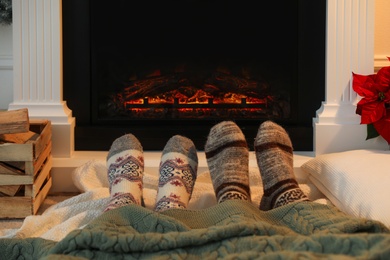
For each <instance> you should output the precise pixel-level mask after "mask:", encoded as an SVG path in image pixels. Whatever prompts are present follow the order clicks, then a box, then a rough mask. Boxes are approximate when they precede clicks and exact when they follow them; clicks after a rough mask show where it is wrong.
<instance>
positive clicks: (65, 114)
mask: <svg viewBox="0 0 390 260" xmlns="http://www.w3.org/2000/svg"><path fill="white" fill-rule="evenodd" d="M12 9H13V58H14V60H13V65H14V67H13V73H14V78H13V79H14V81H13V84H14V101H13V102H12V103H11V104H10V105H9V110H14V109H20V108H28V110H29V116H30V118H32V119H38V118H39V119H48V120H51V122H52V132H53V149H52V154H53V156H56V157H70V156H71V154H72V153H73V151H74V127H75V118H74V117H72V111H71V110H70V109H69V108H68V107H67V105H66V102H65V101H63V97H62V87H63V86H62V84H63V77H62V1H61V0H28V1H25V0H13V1H12Z"/></svg>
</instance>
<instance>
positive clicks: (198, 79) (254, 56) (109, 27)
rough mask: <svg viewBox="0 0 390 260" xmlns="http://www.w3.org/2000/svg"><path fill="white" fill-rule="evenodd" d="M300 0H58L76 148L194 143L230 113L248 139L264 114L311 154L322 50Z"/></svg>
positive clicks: (317, 20) (316, 7) (320, 4)
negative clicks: (176, 140) (174, 139)
mask: <svg viewBox="0 0 390 260" xmlns="http://www.w3.org/2000/svg"><path fill="white" fill-rule="evenodd" d="M312 2H313V1H309V0H296V1H291V0H283V1H282V0H279V1H266V2H261V7H259V2H258V1H251V0H243V1H237V0H235V1H233V0H225V1H222V0H211V1H201V0H188V1H175V0H167V1H126V0H113V1H110V3H109V4H107V1H102V0H93V1H87V0H81V1H76V0H68V1H64V2H63V11H64V83H65V84H64V85H65V89H64V96H65V98H66V100H67V101H68V105H69V107H70V108H71V109H72V111H73V112H74V114H75V116H76V118H77V125H76V150H91V149H93V150H107V149H108V147H109V145H110V143H111V142H112V140H113V139H114V138H116V137H118V135H121V134H123V133H124V132H132V133H135V134H136V135H137V136H138V137H139V138H140V139H144V141H143V143H144V144H145V143H146V144H145V147H144V148H146V149H152V150H155V149H157V150H159V149H161V148H162V146H163V144H165V141H166V140H167V138H169V137H170V136H172V135H173V134H183V135H186V136H188V137H190V138H191V139H193V140H194V141H195V143H197V144H199V146H200V149H202V146H203V143H204V141H205V138H206V136H207V133H208V130H209V128H210V127H211V126H212V125H214V124H215V123H217V122H218V121H221V120H234V121H236V122H237V123H238V124H239V126H240V127H242V129H243V131H244V133H245V134H246V135H248V136H247V137H248V141H251V140H253V137H254V135H255V133H256V130H257V127H258V125H259V124H260V123H261V122H262V121H265V120H268V119H270V120H274V121H276V122H278V123H280V124H282V125H283V126H285V127H286V128H288V130H289V132H290V134H291V137H292V139H297V141H298V144H297V145H296V146H295V147H298V149H300V150H302V149H303V150H311V149H312V122H311V120H312V117H313V116H314V113H315V110H316V109H317V108H318V106H319V104H320V103H321V101H322V100H323V96H324V95H323V92H324V50H325V47H324V43H325V41H324V35H325V1H314V2H315V3H312ZM319 14H320V15H319ZM75 46H77V47H75ZM67 54H68V55H67ZM76 79H77V80H76ZM66 83H67V84H66ZM313 86H315V88H313ZM80 99H82V100H85V102H82V103H83V104H82V106H83V107H80V102H78V100H80ZM156 129H158V136H157V137H156V136H155V133H156ZM100 135H104V138H102V137H101V136H100ZM93 138H95V139H93ZM89 139H91V140H89ZM96 139H99V141H98V142H96ZM293 141H294V140H293ZM250 145H251V144H250Z"/></svg>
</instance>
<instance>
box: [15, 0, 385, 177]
mask: <svg viewBox="0 0 390 260" xmlns="http://www.w3.org/2000/svg"><path fill="white" fill-rule="evenodd" d="M69 1H73V2H77V1H75V0H67V1H66V2H69ZM62 2H63V1H61V0H51V1H38V0H29V1H24V0H13V25H12V28H13V74H14V78H13V92H14V100H13V102H12V103H11V104H10V105H9V109H19V108H26V107H27V108H28V109H29V116H30V118H33V119H42V118H44V119H49V120H51V121H52V132H53V137H52V139H53V149H52V154H53V157H54V158H55V159H56V158H58V162H59V163H60V162H62V160H61V158H69V160H70V161H76V162H77V158H78V156H79V155H80V154H81V155H84V154H90V155H91V156H92V157H94V156H95V153H93V152H92V153H88V152H86V153H83V152H82V151H80V152H75V151H74V132H75V125H77V128H78V129H77V132H78V134H77V135H79V134H80V132H83V131H84V130H83V128H84V129H86V128H88V127H91V126H90V123H91V122H90V121H91V119H90V117H89V113H90V111H91V109H90V106H91V100H90V98H85V95H84V94H85V93H89V92H90V79H89V78H88V77H89V76H86V75H90V74H88V73H89V72H90V57H89V55H88V53H89V48H87V45H88V41H87V42H84V41H78V40H77V38H73V39H68V40H70V41H73V43H74V44H75V45H77V48H78V49H79V50H80V51H79V52H78V53H69V52H68V51H65V50H64V51H63V41H62V39H63V30H62V26H63V24H64V22H63V18H64V17H63V16H62V11H63V9H64V8H66V6H62ZM64 2H65V1H64ZM312 2H315V1H312ZM83 3H84V1H80V5H82V4H83ZM374 6H375V4H374V1H372V0H356V1H355V0H354V1H350V0H327V1H326V46H325V49H326V52H325V55H326V60H325V98H324V100H322V101H321V102H320V103H318V104H315V105H313V107H316V108H318V110H317V111H316V112H315V116H314V117H313V118H312V121H311V124H310V126H309V128H310V129H311V130H312V133H310V135H313V146H314V148H313V152H314V154H315V155H320V154H324V153H331V152H339V151H346V150H352V149H388V145H387V143H386V142H385V141H384V140H383V139H380V138H373V139H369V140H365V137H366V126H365V125H360V116H358V115H356V113H355V109H356V102H357V101H358V100H359V98H358V97H357V96H356V94H355V93H354V92H353V90H352V88H351V71H355V72H357V73H361V74H371V73H373V72H374V60H373V57H374V18H375V14H374ZM74 11H75V12H84V11H86V12H87V13H84V15H85V14H88V9H85V8H83V6H78V8H76V9H75V10H74ZM80 19H81V20H80ZM80 19H79V20H74V23H75V24H74V26H73V28H74V30H75V31H77V33H78V35H79V36H80V35H81V36H82V35H83V33H84V32H86V31H85V29H86V28H85V27H88V23H89V18H88V19H87V18H85V19H84V20H83V19H82V18H80ZM68 22H69V21H68ZM306 24H307V23H306ZM64 33H66V32H64ZM314 35H315V34H314ZM309 37H311V35H309ZM64 40H65V41H66V39H65V38H64ZM307 47H308V48H307V49H308V50H311V49H310V47H312V46H307ZM283 51H284V50H283ZM86 54H87V55H86ZM72 55H76V56H77V55H79V59H78V63H75V64H73V67H71V68H69V67H67V68H66V71H64V74H67V75H69V73H72V75H74V76H75V77H74V78H70V77H68V76H66V79H64V77H63V67H64V66H65V65H66V64H65V63H66V62H67V61H69V59H75V57H72ZM64 56H66V61H65V60H64ZM311 58H312V60H316V59H317V57H316V56H315V55H314V53H313V55H312V56H311ZM304 64H309V65H310V64H311V62H310V61H309V62H306V63H304ZM309 65H307V66H309ZM309 69H310V66H309ZM76 72H78V73H76ZM83 72H88V73H87V74H84V73H83ZM321 74H322V75H323V74H324V72H323V71H322V72H321ZM302 80H307V81H308V82H310V79H309V78H306V77H305V78H303V79H302ZM309 85H310V84H309ZM68 88H78V91H79V92H78V93H79V95H80V99H79V100H78V101H77V102H75V101H71V102H69V101H68V100H67V96H68V94H66V93H63V92H66V91H64V90H66V89H68ZM312 88H318V85H315V84H312V85H311V88H310V89H312ZM310 89H308V91H310ZM84 98H85V99H84ZM78 103H86V104H87V107H86V108H85V109H84V110H78V111H77V113H74V114H75V115H76V114H77V118H76V117H73V114H72V113H73V111H72V110H70V109H69V108H68V105H69V107H72V109H74V108H76V107H77V105H78ZM306 107H307V106H300V108H301V110H306ZM307 110H309V109H307ZM304 112H305V111H304ZM306 112H307V113H309V114H310V115H311V114H312V113H313V112H312V111H306ZM76 121H77V122H76ZM80 128H81V129H80ZM106 128H109V127H106ZM113 128H115V129H117V127H116V126H114V127H113ZM188 128H191V126H188ZM245 128H246V127H245ZM291 128H293V127H291ZM127 131H128V128H123V129H122V130H119V131H118V134H123V133H125V132H127ZM137 131H138V132H139V133H142V131H141V130H137ZM152 131H153V134H156V132H158V134H159V135H162V134H163V133H165V130H164V129H163V128H161V127H160V128H159V129H158V130H154V129H153V130H151V132H152ZM194 131H195V130H194ZM84 132H85V133H84V135H86V136H87V135H88V134H89V135H90V137H89V139H94V138H96V139H97V140H98V139H102V138H103V139H104V137H106V136H107V138H111V137H112V134H110V135H109V136H108V135H107V134H106V132H105V131H104V129H103V130H99V131H97V132H87V131H84ZM292 132H294V131H292ZM299 133H302V135H304V134H305V132H304V131H300V132H299ZM102 136H103V137H102ZM78 139H80V138H78ZM202 140H203V138H202ZM77 141H79V140H77ZM249 143H251V141H250V142H249ZM200 147H202V146H200ZM91 149H92V148H91ZM295 151H296V152H299V151H300V150H299V149H297V147H295ZM309 151H310V150H309ZM103 153H104V152H103ZM75 158H76V159H75ZM88 158H89V157H88ZM55 161H57V159H56V160H55ZM64 164H66V165H69V162H68V161H66V163H64ZM57 166H58V165H57ZM57 166H56V167H57ZM66 176H67V175H66Z"/></svg>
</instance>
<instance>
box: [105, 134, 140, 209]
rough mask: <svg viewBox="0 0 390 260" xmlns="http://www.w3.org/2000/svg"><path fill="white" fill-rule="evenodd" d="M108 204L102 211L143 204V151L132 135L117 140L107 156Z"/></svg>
mask: <svg viewBox="0 0 390 260" xmlns="http://www.w3.org/2000/svg"><path fill="white" fill-rule="evenodd" d="M107 168H108V182H109V184H110V198H111V199H110V202H109V204H108V205H107V207H106V209H105V210H104V211H108V210H111V209H114V208H118V207H121V206H124V205H127V204H131V203H135V204H138V205H142V204H143V201H142V200H143V199H142V177H143V172H144V156H143V149H142V146H141V144H140V142H139V141H138V139H137V138H136V137H135V136H134V135H132V134H126V135H123V136H121V137H119V138H117V139H116V140H115V141H114V142H113V143H112V145H111V148H110V150H109V152H108V155H107Z"/></svg>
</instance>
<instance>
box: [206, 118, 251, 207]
mask: <svg viewBox="0 0 390 260" xmlns="http://www.w3.org/2000/svg"><path fill="white" fill-rule="evenodd" d="M204 150H205V154H206V159H207V164H208V167H209V170H210V175H211V179H212V182H213V187H214V192H215V195H216V197H217V202H218V203H221V202H223V201H225V200H233V199H237V200H247V201H251V196H250V189H249V171H248V170H249V150H248V144H247V142H246V140H245V136H244V134H243V133H242V131H241V129H240V128H239V127H238V126H237V125H236V124H235V123H234V122H232V121H223V122H221V123H218V124H217V125H215V126H213V127H212V128H211V129H210V133H209V135H208V137H207V141H206V145H205V149H204Z"/></svg>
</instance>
